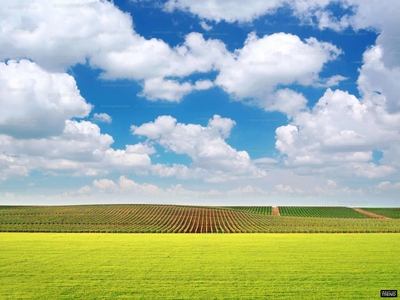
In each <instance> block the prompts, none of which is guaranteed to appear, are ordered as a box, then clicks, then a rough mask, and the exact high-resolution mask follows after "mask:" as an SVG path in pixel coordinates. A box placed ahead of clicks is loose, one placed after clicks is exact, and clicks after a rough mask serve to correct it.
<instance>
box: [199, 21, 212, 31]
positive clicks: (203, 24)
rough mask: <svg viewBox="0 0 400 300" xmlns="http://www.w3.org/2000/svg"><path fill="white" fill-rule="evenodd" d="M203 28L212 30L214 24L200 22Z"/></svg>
mask: <svg viewBox="0 0 400 300" xmlns="http://www.w3.org/2000/svg"><path fill="white" fill-rule="evenodd" d="M200 26H201V28H203V29H204V30H205V31H210V30H211V29H212V26H210V25H208V24H207V23H206V22H204V21H201V22H200Z"/></svg>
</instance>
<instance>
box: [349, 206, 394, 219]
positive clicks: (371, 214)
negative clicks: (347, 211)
mask: <svg viewBox="0 0 400 300" xmlns="http://www.w3.org/2000/svg"><path fill="white" fill-rule="evenodd" d="M353 209H354V210H355V211H357V212H359V213H361V214H364V215H366V216H370V217H373V218H376V219H382V220H391V218H389V217H385V216H381V215H377V214H374V213H372V212H369V211H366V210H363V209H361V208H353Z"/></svg>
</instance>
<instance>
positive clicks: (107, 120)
mask: <svg viewBox="0 0 400 300" xmlns="http://www.w3.org/2000/svg"><path fill="white" fill-rule="evenodd" d="M93 120H94V121H98V122H105V123H111V122H112V118H111V117H110V116H109V115H108V114H106V113H101V114H97V113H95V114H94V115H93Z"/></svg>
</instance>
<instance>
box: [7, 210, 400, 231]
mask: <svg viewBox="0 0 400 300" xmlns="http://www.w3.org/2000/svg"><path fill="white" fill-rule="evenodd" d="M389 210H390V209H389ZM279 211H280V213H281V216H273V215H271V207H243V206H242V207H205V206H179V205H147V204H146V205H145V204H143V205H82V206H43V207H40V206H25V207H24V206H20V207H17V206H15V207H12V206H0V231H3V232H103V233H106V232H110V233H111V232H112V233H118V232H120V233H124V232H126V233H258V232H259V233H324V232H326V233H356V232H365V233H371V232H400V219H387V220H381V219H374V218H372V217H369V216H366V215H364V214H361V213H359V212H357V211H355V210H353V209H351V208H346V207H336V208H334V207H279Z"/></svg>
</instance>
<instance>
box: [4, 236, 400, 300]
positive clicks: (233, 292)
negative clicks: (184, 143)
mask: <svg viewBox="0 0 400 300" xmlns="http://www.w3.org/2000/svg"><path fill="white" fill-rule="evenodd" d="M0 245H1V251H0V295H1V297H0V298H1V299H2V300H8V299H9V300H11V299H40V300H42V299H86V300H90V299H302V300H303V299H377V298H378V297H379V296H380V291H381V290H385V289H399V288H400V285H399V284H400V282H399V277H400V256H399V255H397V253H398V249H399V248H400V235H398V234H352V235H349V234H334V235H333V234H319V235H310V234H226V235H218V234H186V235H182V234H180V235H178V234H73V233H71V234H49V233H37V234H28V233H1V234H0Z"/></svg>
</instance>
